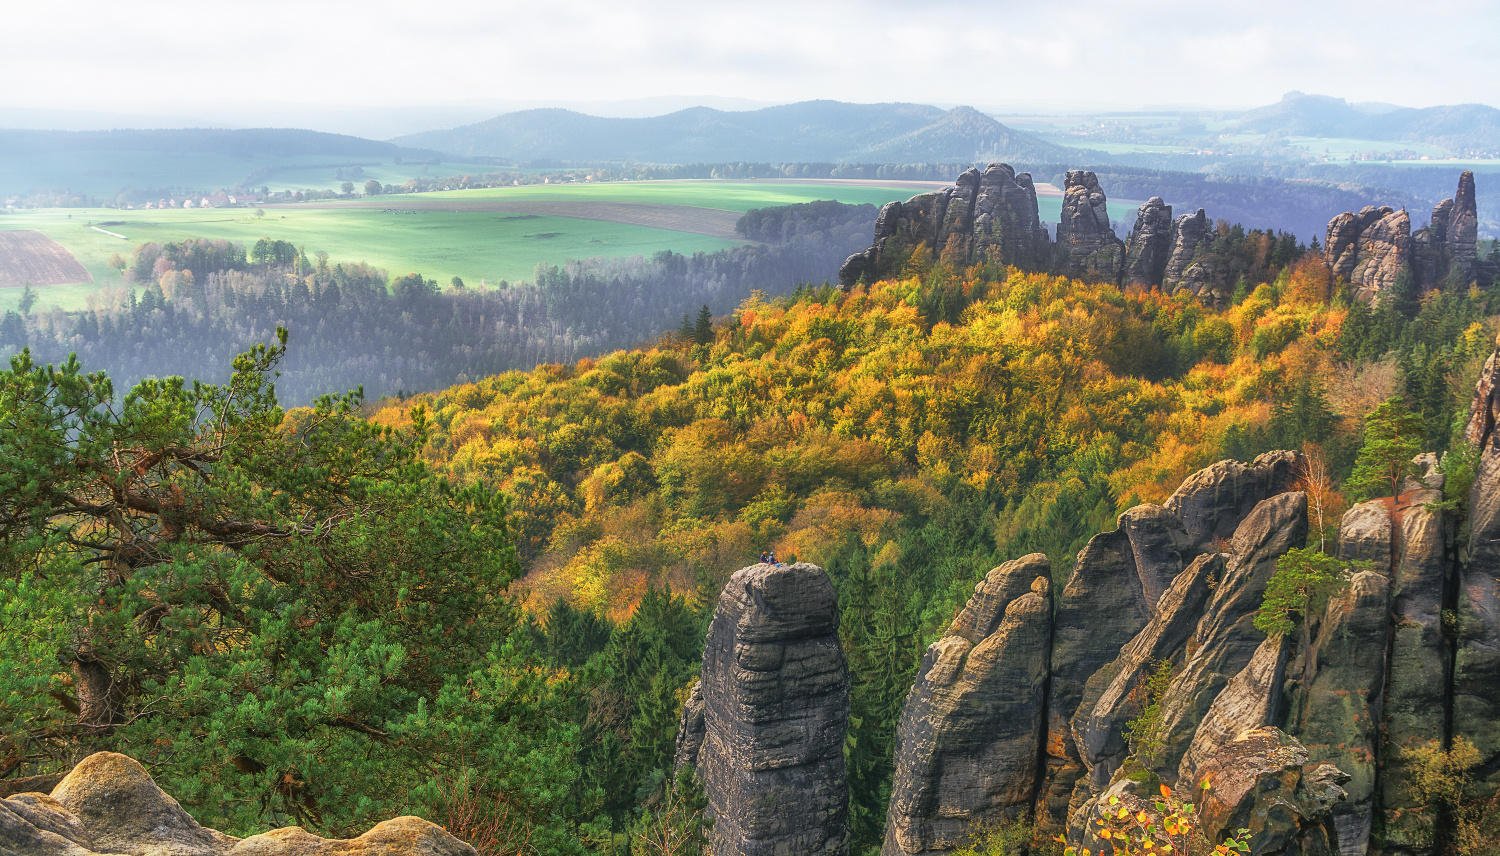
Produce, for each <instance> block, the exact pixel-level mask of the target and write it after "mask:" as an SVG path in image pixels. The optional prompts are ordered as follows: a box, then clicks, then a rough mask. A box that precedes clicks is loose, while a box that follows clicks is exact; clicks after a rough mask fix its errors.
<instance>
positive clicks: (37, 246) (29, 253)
mask: <svg viewBox="0 0 1500 856" xmlns="http://www.w3.org/2000/svg"><path fill="white" fill-rule="evenodd" d="M93 281H94V277H93V276H92V275H90V274H89V272H88V271H87V270H86V269H85V268H84V266H83V265H81V264H79V262H78V259H76V258H74V257H73V254H72V253H70V252H68V251H67V250H65V249H63V246H62V244H59V243H58V242H56V241H54V240H52V239H51V238H49V237H47V236H46V235H43V234H42V233H41V232H38V231H35V230H32V229H21V230H16V231H0V288H6V287H14V288H19V287H21V286H23V285H25V284H27V283H30V284H32V285H35V286H41V285H62V284H64V283H73V282H93Z"/></svg>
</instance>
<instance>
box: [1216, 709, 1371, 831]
mask: <svg viewBox="0 0 1500 856" xmlns="http://www.w3.org/2000/svg"><path fill="white" fill-rule="evenodd" d="M1201 773H1202V777H1204V778H1207V779H1208V780H1209V781H1211V782H1212V783H1213V787H1212V788H1211V789H1210V790H1209V791H1208V792H1207V793H1206V794H1205V795H1204V797H1203V799H1202V802H1201V803H1200V808H1199V817H1200V818H1201V822H1202V825H1203V834H1204V836H1205V837H1207V838H1208V840H1209V841H1212V842H1218V841H1222V840H1223V839H1224V838H1225V837H1227V836H1229V835H1232V834H1234V833H1235V832H1236V831H1237V830H1240V829H1248V830H1249V835H1248V837H1247V838H1246V839H1245V843H1246V844H1248V845H1249V847H1250V849H1249V850H1248V851H1247V853H1248V854H1249V856H1271V854H1280V853H1288V854H1290V853H1297V854H1303V856H1325V854H1333V853H1336V852H1338V844H1337V842H1338V836H1337V833H1336V831H1335V830H1334V824H1333V815H1332V809H1333V807H1334V806H1335V805H1337V804H1338V803H1339V802H1341V801H1342V800H1343V799H1344V798H1345V796H1346V795H1345V792H1344V789H1343V788H1342V787H1341V785H1342V784H1343V783H1344V782H1345V781H1347V780H1348V776H1347V775H1346V774H1344V773H1343V772H1342V771H1340V770H1339V769H1338V768H1337V767H1334V766H1333V765H1331V764H1310V763H1309V758H1308V752H1307V750H1306V749H1305V748H1303V746H1302V745H1301V744H1300V743H1298V742H1297V741H1296V740H1295V739H1293V738H1292V737H1289V736H1287V735H1286V734H1284V733H1283V732H1281V731H1280V730H1278V729H1276V728H1259V729H1256V730H1254V731H1251V732H1249V733H1247V734H1245V735H1244V736H1242V737H1241V738H1240V739H1238V740H1235V741H1234V742H1233V743H1230V744H1227V745H1226V746H1224V747H1223V748H1221V749H1220V750H1219V751H1218V752H1216V753H1214V755H1213V756H1212V757H1211V758H1209V759H1208V760H1207V761H1206V762H1205V763H1204V764H1203V766H1202V768H1201Z"/></svg>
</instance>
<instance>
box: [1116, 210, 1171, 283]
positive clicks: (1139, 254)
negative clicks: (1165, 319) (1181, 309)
mask: <svg viewBox="0 0 1500 856" xmlns="http://www.w3.org/2000/svg"><path fill="white" fill-rule="evenodd" d="M1171 255H1172V206H1170V205H1168V204H1167V203H1166V202H1164V201H1163V200H1162V198H1161V197H1160V196H1153V197H1151V198H1150V199H1148V200H1146V204H1144V205H1142V206H1141V208H1140V211H1138V212H1137V213H1136V216H1135V228H1134V229H1132V230H1131V232H1130V240H1129V241H1128V242H1127V243H1126V246H1125V284H1126V285H1138V286H1144V287H1147V288H1151V287H1154V286H1159V285H1161V284H1162V277H1163V276H1165V274H1166V272H1167V260H1168V259H1169V258H1170V257H1171Z"/></svg>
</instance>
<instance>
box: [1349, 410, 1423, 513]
mask: <svg viewBox="0 0 1500 856" xmlns="http://www.w3.org/2000/svg"><path fill="white" fill-rule="evenodd" d="M1424 430H1425V426H1424V425H1423V424H1422V418H1421V417H1420V416H1418V415H1417V414H1415V413H1412V412H1411V411H1410V410H1408V409H1407V407H1406V401H1405V399H1403V398H1401V397H1400V396H1397V397H1395V398H1388V399H1386V400H1385V401H1383V402H1381V403H1380V404H1379V405H1377V406H1376V408H1375V410H1374V411H1373V412H1372V413H1370V415H1369V416H1367V417H1365V442H1364V445H1363V446H1362V447H1360V450H1359V456H1358V457H1357V458H1356V459H1355V461H1354V472H1353V473H1351V474H1350V475H1349V479H1348V481H1347V482H1345V487H1346V488H1347V489H1349V490H1351V491H1354V492H1356V493H1360V494H1363V495H1365V496H1376V495H1378V494H1377V491H1388V493H1387V494H1386V495H1387V496H1390V497H1391V498H1392V499H1395V498H1396V497H1397V496H1399V495H1400V494H1401V482H1402V480H1403V479H1405V478H1406V477H1407V476H1415V475H1417V468H1416V465H1415V464H1413V463H1412V458H1414V457H1416V456H1417V453H1418V452H1420V451H1421V440H1422V436H1423V432H1424Z"/></svg>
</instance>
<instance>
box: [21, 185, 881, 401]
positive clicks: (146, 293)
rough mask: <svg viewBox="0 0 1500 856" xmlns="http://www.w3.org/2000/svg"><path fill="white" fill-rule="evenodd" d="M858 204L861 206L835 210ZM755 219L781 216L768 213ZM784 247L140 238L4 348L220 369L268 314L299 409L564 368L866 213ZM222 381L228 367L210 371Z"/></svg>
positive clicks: (639, 338) (156, 371)
mask: <svg viewBox="0 0 1500 856" xmlns="http://www.w3.org/2000/svg"><path fill="white" fill-rule="evenodd" d="M844 207H845V208H848V209H855V210H856V211H859V212H862V213H864V214H866V215H869V214H870V213H871V211H870V209H869V206H863V207H861V206H844ZM762 216H763V218H764V220H765V222H770V221H772V220H778V217H777V215H776V214H774V213H763V215H762ZM785 222H786V223H788V224H792V225H791V228H790V234H788V236H787V238H786V240H784V241H782V242H776V243H771V244H770V245H756V246H745V247H737V248H733V249H729V250H722V251H720V252H716V253H696V254H694V255H691V256H684V255H681V254H678V253H673V252H670V251H663V252H660V253H657V254H656V255H654V256H652V257H651V258H644V257H634V258H625V259H588V260H584V261H575V262H569V263H568V264H566V265H562V266H555V265H554V266H540V265H539V266H538V267H537V269H536V274H535V281H534V283H531V284H521V285H513V286H512V285H509V284H505V283H502V286H501V287H500V288H497V289H486V288H472V287H465V286H464V285H463V283H462V281H461V280H455V281H454V282H452V283H450V284H449V285H447V286H446V287H439V284H438V283H437V282H436V281H435V280H431V279H426V278H424V277H423V276H422V275H420V274H416V273H411V274H406V275H404V276H400V277H397V278H395V279H391V278H390V277H388V275H387V274H386V273H385V272H384V271H381V270H377V269H374V268H370V267H368V266H366V265H363V264H329V262H328V257H327V254H326V253H317V254H315V255H314V257H313V258H309V257H308V256H307V254H306V253H305V252H303V251H302V250H300V249H298V248H296V247H294V246H293V245H291V244H290V243H288V242H285V241H272V240H268V239H267V240H262V241H259V242H257V243H256V244H254V245H252V247H251V248H250V249H249V250H248V251H247V250H246V249H245V248H244V246H243V245H241V244H239V243H236V242H229V241H210V240H198V239H194V240H188V241H182V242H174V243H162V244H157V243H148V244H143V245H142V246H141V247H140V248H138V249H137V251H136V254H135V258H134V259H133V261H131V262H130V263H129V264H128V270H127V272H128V275H129V279H130V280H133V281H134V282H136V283H139V284H140V285H142V286H144V288H140V289H137V288H134V287H132V286H131V285H129V284H127V283H125V282H122V283H121V284H120V285H119V286H116V287H105V288H103V289H101V290H100V292H99V293H98V294H97V295H96V296H93V297H91V299H90V306H89V308H88V309H87V310H85V311H83V312H74V313H69V312H63V311H61V310H54V311H52V312H46V313H28V314H27V315H25V316H23V315H22V314H20V313H16V312H9V313H7V314H6V315H5V316H4V317H3V318H0V357H8V356H9V355H10V354H13V353H15V352H16V351H19V350H20V348H21V347H23V346H28V345H29V346H30V347H31V349H32V353H33V355H34V356H35V358H36V359H37V360H38V361H39V362H61V361H62V360H64V359H65V358H66V357H67V355H68V354H69V353H72V352H76V353H78V355H79V357H80V359H82V360H83V361H84V363H85V364H86V365H89V366H95V367H98V368H100V369H104V370H107V371H108V372H109V373H110V374H111V376H112V377H114V378H116V381H117V383H119V384H121V385H122V386H123V387H125V388H128V386H129V385H130V384H133V383H135V382H136V381H137V380H139V379H141V378H146V377H165V376H171V375H196V374H199V373H201V372H202V371H203V369H204V367H205V366H218V367H223V366H228V365H229V363H230V360H231V359H232V357H233V356H234V355H235V354H236V353H239V352H241V351H244V350H245V349H246V348H248V347H250V346H251V345H252V344H253V343H256V342H263V341H266V340H267V338H268V337H270V336H272V335H273V334H274V332H275V329H276V327H277V325H281V326H285V327H287V328H288V329H289V330H290V331H291V336H292V340H293V342H294V343H295V345H296V347H294V348H293V349H292V351H291V352H290V354H289V356H288V358H287V360H286V362H285V363H284V364H283V365H282V367H281V372H282V375H281V378H280V379H279V380H278V381H277V392H278V394H279V396H280V397H281V400H282V401H283V402H286V403H288V404H293V405H296V404H306V403H308V402H310V401H312V400H313V398H314V397H315V396H317V395H319V394H322V393H325V392H327V391H328V390H330V389H353V388H355V387H359V386H363V387H364V389H365V391H366V393H367V394H368V395H370V396H371V397H379V396H382V395H388V394H395V393H398V392H412V391H421V390H429V389H438V388H442V387H446V386H449V385H451V384H454V383H461V382H465V381H467V380H468V379H470V378H479V377H484V376H487V375H493V374H498V373H501V372H504V371H508V370H510V369H528V368H531V367H533V366H536V365H538V364H541V363H567V362H573V361H575V360H577V359H579V358H581V357H586V356H592V355H596V354H600V353H604V352H608V351H612V350H616V349H619V348H623V347H627V346H630V345H632V344H636V343H640V342H645V341H648V340H651V339H654V338H655V337H657V336H660V335H662V334H663V333H665V332H668V331H672V330H674V329H675V328H676V327H677V326H678V324H679V322H680V320H681V318H682V317H683V315H684V313H697V312H700V311H701V309H702V307H705V306H706V307H708V309H709V311H710V312H711V313H712V314H714V315H720V314H724V313H728V312H730V311H731V310H733V309H734V308H735V307H736V306H738V305H739V304H740V302H741V301H743V300H744V299H745V298H747V297H749V296H750V295H751V293H752V292H754V291H757V290H758V291H761V292H764V293H766V294H768V295H778V294H785V293H789V292H791V291H793V290H794V289H795V288H796V287H797V285H798V283H799V282H802V281H806V280H812V281H818V282H821V281H823V280H825V279H826V277H827V276H828V274H829V273H830V272H832V271H834V270H837V269H838V265H839V262H841V261H842V260H843V259H844V258H845V257H846V256H847V255H848V254H850V253H852V252H855V251H857V250H859V249H861V248H863V246H864V245H865V244H867V243H868V242H869V239H870V237H869V236H870V231H871V229H872V223H871V219H870V217H869V216H865V217H863V218H862V219H861V218H853V219H849V218H848V217H847V212H846V218H845V219H843V220H837V222H834V220H830V219H822V220H817V219H816V218H814V222H820V223H826V224H827V226H826V228H820V229H817V230H803V229H799V228H798V225H797V224H806V223H807V222H809V218H808V217H806V216H803V215H791V216H790V217H788V218H786V219H785ZM208 379H209V380H223V378H208Z"/></svg>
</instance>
